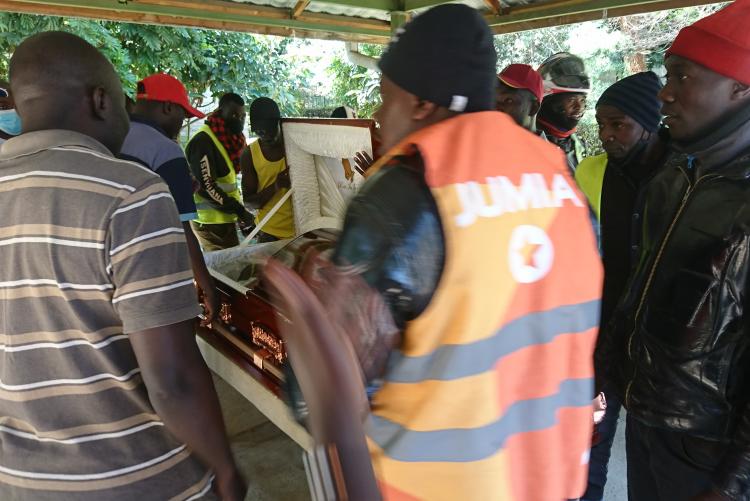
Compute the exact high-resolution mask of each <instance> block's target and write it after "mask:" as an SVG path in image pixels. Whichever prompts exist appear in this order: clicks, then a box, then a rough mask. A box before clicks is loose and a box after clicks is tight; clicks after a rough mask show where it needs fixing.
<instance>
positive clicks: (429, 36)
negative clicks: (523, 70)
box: [379, 4, 497, 112]
mask: <svg viewBox="0 0 750 501" xmlns="http://www.w3.org/2000/svg"><path fill="white" fill-rule="evenodd" d="M496 59H497V55H496V53H495V45H494V43H493V38H492V32H491V31H490V28H489V26H487V23H486V22H485V21H484V19H482V16H481V15H480V14H479V12H478V11H477V10H475V9H472V8H471V7H467V6H466V5H462V4H445V5H440V6H438V7H434V8H432V9H430V10H428V11H426V12H424V13H422V14H420V15H418V16H417V17H415V18H414V19H413V20H411V21H410V22H408V23H407V24H406V25H404V26H403V28H401V29H399V30H398V31H397V32H396V35H395V36H394V38H393V40H392V41H391V43H390V45H389V46H388V49H387V51H386V52H385V54H383V56H382V57H381V58H380V63H379V66H380V70H381V71H382V72H383V75H385V76H386V77H388V78H389V79H390V80H391V81H393V83H395V84H396V85H398V86H399V87H401V88H402V89H404V90H405V91H407V92H410V93H411V94H414V95H415V96H417V97H419V98H420V99H424V100H426V101H430V102H432V103H435V104H437V105H439V106H444V107H446V108H449V109H450V110H452V111H456V112H463V111H466V112H474V111H486V110H492V109H494V106H493V104H494V100H495V85H496V82H497V76H496V74H495V62H496Z"/></svg>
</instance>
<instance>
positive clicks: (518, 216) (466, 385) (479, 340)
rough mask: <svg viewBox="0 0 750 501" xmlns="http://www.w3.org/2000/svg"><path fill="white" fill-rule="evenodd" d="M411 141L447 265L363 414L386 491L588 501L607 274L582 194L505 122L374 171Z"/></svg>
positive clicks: (473, 129)
mask: <svg viewBox="0 0 750 501" xmlns="http://www.w3.org/2000/svg"><path fill="white" fill-rule="evenodd" d="M414 148H416V149H417V150H418V151H419V154H420V155H421V157H422V160H423V163H424V170H425V179H426V182H427V184H428V186H429V188H430V190H431V192H432V194H433V196H434V198H435V201H436V203H437V207H438V210H439V213H440V218H441V223H442V227H443V232H444V236H445V256H446V257H445V264H444V269H443V274H442V276H441V279H440V283H439V286H438V289H437V290H436V291H435V293H434V295H433V298H432V301H431V304H430V305H429V306H428V308H427V309H426V310H425V311H424V312H423V313H422V314H421V315H420V316H419V317H418V318H416V319H414V320H413V321H411V322H409V323H408V324H407V327H406V330H405V332H404V338H403V344H402V346H401V349H400V350H399V351H398V352H396V353H394V354H393V355H392V360H391V361H390V363H389V369H388V371H387V373H386V374H385V377H384V380H385V383H384V385H383V386H382V388H381V389H380V390H379V391H378V392H377V393H376V394H375V395H374V400H373V405H372V409H373V410H372V413H371V415H370V416H369V418H368V421H367V434H368V437H367V439H368V445H369V447H370V452H371V456H372V459H373V466H374V470H375V472H376V474H377V476H378V480H379V482H380V485H381V487H382V490H383V495H384V498H385V499H430V500H432V499H446V500H447V499H461V500H488V499H493V500H514V501H515V500H517V501H526V500H553V499H557V500H562V499H571V498H578V497H579V496H580V495H581V494H582V493H583V489H584V488H585V485H586V476H587V469H588V468H587V464H586V461H587V458H588V451H589V446H590V442H591V431H592V408H591V398H592V395H593V363H592V355H593V349H594V343H595V340H596V333H597V330H598V320H599V319H598V317H599V297H600V291H601V278H602V271H601V265H600V260H599V257H598V254H597V251H596V243H595V240H594V237H593V235H592V232H591V225H590V223H589V217H588V216H589V210H588V207H587V205H586V203H585V201H584V199H583V196H582V195H581V193H580V192H579V191H578V190H577V189H576V187H575V183H574V181H573V179H572V178H571V177H570V175H569V174H568V169H567V166H566V163H565V158H564V156H563V154H562V152H561V151H560V150H559V149H558V148H557V147H556V146H554V145H551V144H548V143H546V142H545V141H544V140H542V139H540V138H538V137H536V136H534V135H533V134H531V133H528V132H527V131H525V130H523V129H521V128H519V127H517V126H515V125H514V123H513V121H512V120H511V119H510V118H509V117H507V116H506V115H503V114H502V113H498V112H481V113H470V114H465V115H459V116H457V117H455V118H452V119H449V120H446V121H444V122H440V123H438V124H436V125H433V126H431V127H428V128H426V129H423V130H421V131H418V132H417V133H415V134H413V135H411V136H410V137H409V138H407V140H406V141H405V142H404V143H402V145H400V146H399V147H397V148H395V149H394V150H392V152H391V153H390V154H389V155H387V156H386V159H385V160H383V161H381V162H378V164H376V165H375V166H373V168H375V169H377V168H380V167H382V168H388V167H387V166H385V167H383V165H384V163H387V161H388V159H389V158H392V157H393V156H396V155H397V154H402V153H403V154H414V153H415V152H414ZM368 174H369V172H368Z"/></svg>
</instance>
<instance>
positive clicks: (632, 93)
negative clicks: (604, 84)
mask: <svg viewBox="0 0 750 501" xmlns="http://www.w3.org/2000/svg"><path fill="white" fill-rule="evenodd" d="M661 88H662V85H661V82H660V81H659V77H657V76H656V74H655V73H654V72H653V71H644V72H643V73H636V74H635V75H631V76H629V77H627V78H623V79H622V80H620V81H619V82H616V83H614V84H613V85H611V86H610V87H609V88H608V89H607V90H605V91H604V93H603V94H602V97H600V98H599V101H598V102H597V103H596V105H597V106H601V105H603V104H604V105H608V106H614V107H615V108H617V109H618V110H620V111H621V112H623V113H625V114H626V115H627V116H629V117H630V118H632V119H633V120H635V121H636V122H638V123H639V124H641V126H643V128H644V129H646V130H647V131H648V132H654V131H656V130H657V129H658V128H659V124H660V123H661V101H660V100H659V91H660V90H661Z"/></svg>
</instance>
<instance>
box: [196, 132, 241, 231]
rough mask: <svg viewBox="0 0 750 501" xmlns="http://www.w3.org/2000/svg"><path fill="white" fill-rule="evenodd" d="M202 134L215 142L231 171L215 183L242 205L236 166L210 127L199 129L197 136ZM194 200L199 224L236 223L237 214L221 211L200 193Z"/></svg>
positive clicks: (215, 180) (197, 193)
mask: <svg viewBox="0 0 750 501" xmlns="http://www.w3.org/2000/svg"><path fill="white" fill-rule="evenodd" d="M201 132H205V133H206V134H207V135H208V137H210V138H211V141H213V143H214V146H216V149H217V150H218V151H219V153H221V157H222V158H223V159H224V162H226V164H227V167H228V169H229V174H227V175H226V176H222V177H219V178H216V179H214V182H215V183H216V185H217V186H218V187H219V188H221V189H222V191H224V193H226V194H227V195H228V196H230V197H232V198H234V199H235V200H237V201H238V202H240V203H242V195H241V194H240V189H239V187H238V186H237V174H236V173H235V171H234V164H233V163H232V159H230V158H229V154H228V153H227V150H226V149H225V148H224V146H223V145H222V144H221V142H220V141H219V139H218V138H217V137H216V135H215V134H214V133H213V131H212V130H211V128H210V127H209V126H208V125H204V126H203V127H201V128H200V129H198V132H197V133H196V135H197V134H200V133H201ZM193 137H195V136H193ZM191 141H192V139H191ZM193 200H195V207H196V209H198V218H197V219H196V221H198V222H199V223H202V224H220V223H234V222H236V221H237V215H236V214H234V213H227V212H223V211H220V210H219V209H217V208H216V205H215V204H213V203H212V202H211V201H210V200H209V199H207V198H205V197H204V196H202V195H201V194H200V193H199V192H195V193H193Z"/></svg>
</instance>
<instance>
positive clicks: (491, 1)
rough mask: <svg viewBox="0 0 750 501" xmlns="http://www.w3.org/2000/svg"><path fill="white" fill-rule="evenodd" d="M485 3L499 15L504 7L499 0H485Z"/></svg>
mask: <svg viewBox="0 0 750 501" xmlns="http://www.w3.org/2000/svg"><path fill="white" fill-rule="evenodd" d="M484 3H485V5H487V7H488V8H489V9H490V12H492V13H493V14H495V15H496V16H499V15H501V14H502V11H503V8H502V6H501V5H500V2H499V1H498V0H484Z"/></svg>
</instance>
